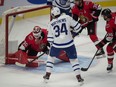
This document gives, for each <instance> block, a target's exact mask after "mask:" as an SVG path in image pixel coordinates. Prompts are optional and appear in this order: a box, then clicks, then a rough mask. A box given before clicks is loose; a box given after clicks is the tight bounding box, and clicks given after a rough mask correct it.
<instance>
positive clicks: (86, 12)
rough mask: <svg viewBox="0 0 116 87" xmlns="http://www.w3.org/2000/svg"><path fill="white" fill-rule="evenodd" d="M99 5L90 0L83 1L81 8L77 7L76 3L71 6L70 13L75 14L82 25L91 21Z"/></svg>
mask: <svg viewBox="0 0 116 87" xmlns="http://www.w3.org/2000/svg"><path fill="white" fill-rule="evenodd" d="M98 7H99V5H98V4H95V3H93V2H91V1H83V8H82V9H79V8H78V6H77V5H75V6H74V7H73V8H72V14H75V15H77V16H78V18H80V19H79V20H80V23H81V24H83V25H86V24H88V23H89V22H92V18H93V17H92V16H93V14H94V13H95V11H96V10H97V9H98Z"/></svg>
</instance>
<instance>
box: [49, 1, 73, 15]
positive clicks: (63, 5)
mask: <svg viewBox="0 0 116 87" xmlns="http://www.w3.org/2000/svg"><path fill="white" fill-rule="evenodd" d="M47 5H50V6H52V7H54V6H55V7H58V8H60V10H61V13H65V14H67V15H70V16H71V11H70V10H71V8H72V7H73V6H74V0H47Z"/></svg>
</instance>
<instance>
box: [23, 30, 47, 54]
mask: <svg viewBox="0 0 116 87" xmlns="http://www.w3.org/2000/svg"><path fill="white" fill-rule="evenodd" d="M42 32H43V33H44V35H45V36H44V38H43V39H42V40H39V41H36V39H35V37H34V36H33V34H32V32H31V33H30V34H28V35H27V36H26V38H25V40H24V43H23V46H24V47H25V48H26V47H28V46H31V48H32V49H33V50H35V51H38V52H41V51H42V50H43V49H44V47H45V46H46V45H47V43H48V41H47V34H48V31H47V30H46V29H42Z"/></svg>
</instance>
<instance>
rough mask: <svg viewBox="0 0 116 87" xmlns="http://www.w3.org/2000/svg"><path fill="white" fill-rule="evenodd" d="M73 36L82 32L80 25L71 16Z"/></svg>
mask: <svg viewBox="0 0 116 87" xmlns="http://www.w3.org/2000/svg"><path fill="white" fill-rule="evenodd" d="M70 21H71V27H72V29H73V30H72V31H71V33H72V34H73V37H75V36H77V35H79V34H80V33H81V32H82V26H81V24H80V23H79V22H78V21H75V20H74V19H73V18H70Z"/></svg>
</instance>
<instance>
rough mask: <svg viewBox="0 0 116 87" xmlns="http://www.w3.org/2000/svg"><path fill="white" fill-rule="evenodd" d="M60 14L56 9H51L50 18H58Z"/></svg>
mask: <svg viewBox="0 0 116 87" xmlns="http://www.w3.org/2000/svg"><path fill="white" fill-rule="evenodd" d="M60 14H61V12H60V9H59V8H58V7H53V8H52V10H51V15H52V17H56V16H59V15H60Z"/></svg>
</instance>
